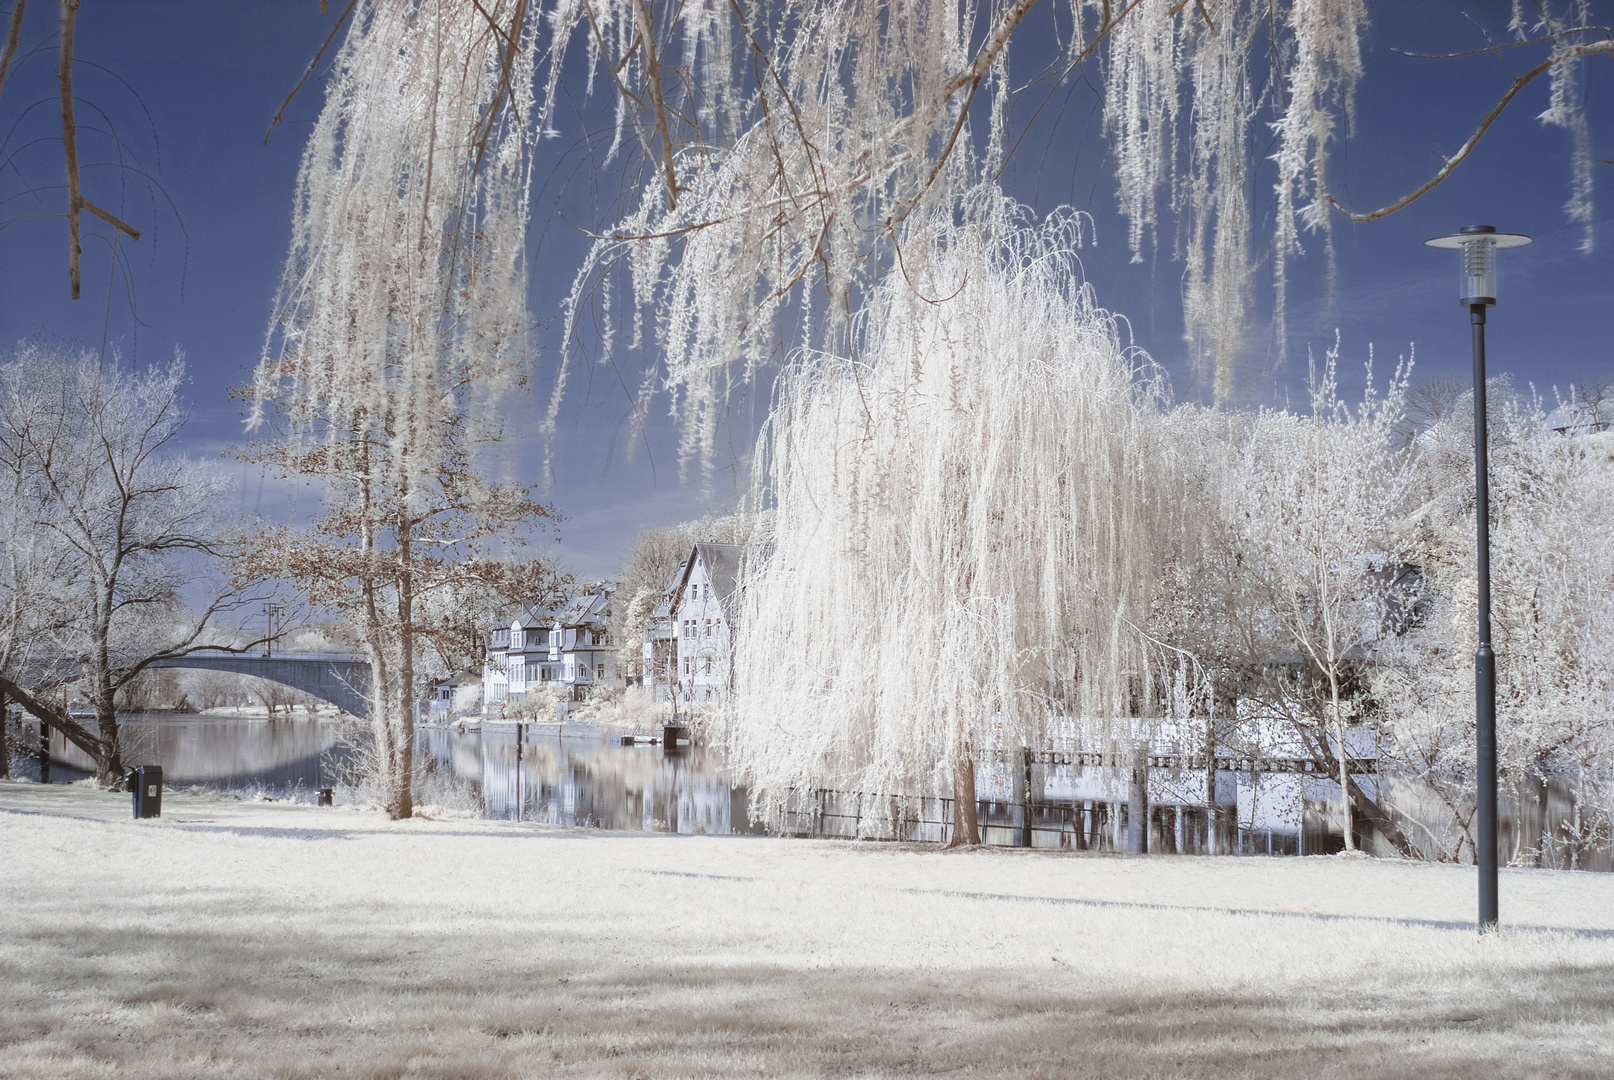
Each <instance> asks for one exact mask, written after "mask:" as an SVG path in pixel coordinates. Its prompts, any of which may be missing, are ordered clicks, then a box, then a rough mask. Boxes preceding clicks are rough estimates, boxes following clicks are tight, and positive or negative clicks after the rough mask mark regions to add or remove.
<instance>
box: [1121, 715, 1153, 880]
mask: <svg viewBox="0 0 1614 1080" xmlns="http://www.w3.org/2000/svg"><path fill="white" fill-rule="evenodd" d="M1126 816H1127V845H1126V849H1127V851H1129V852H1131V853H1132V854H1133V855H1147V854H1149V739H1148V737H1147V736H1145V737H1143V738H1141V739H1136V740H1134V741H1133V743H1132V782H1131V784H1130V785H1128V788H1127V800H1126Z"/></svg>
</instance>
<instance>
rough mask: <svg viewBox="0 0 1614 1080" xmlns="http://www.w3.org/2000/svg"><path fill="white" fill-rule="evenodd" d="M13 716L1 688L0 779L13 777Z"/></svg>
mask: <svg viewBox="0 0 1614 1080" xmlns="http://www.w3.org/2000/svg"><path fill="white" fill-rule="evenodd" d="M10 735H11V717H10V715H9V714H8V713H7V712H6V694H5V691H4V690H0V780H10V779H11V739H10V737H9V736H10Z"/></svg>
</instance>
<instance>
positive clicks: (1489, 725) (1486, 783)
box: [1425, 225, 1530, 934]
mask: <svg viewBox="0 0 1614 1080" xmlns="http://www.w3.org/2000/svg"><path fill="white" fill-rule="evenodd" d="M1529 242H1530V238H1529V237H1528V236H1523V235H1520V234H1518V233H1499V232H1497V231H1496V228H1495V226H1492V225H1468V226H1465V227H1464V228H1462V229H1461V230H1459V231H1458V232H1457V234H1456V235H1454V236H1442V237H1437V238H1436V239H1434V240H1427V241H1425V243H1427V244H1428V245H1429V246H1430V247H1443V248H1455V249H1459V250H1461V251H1462V253H1463V287H1462V295H1461V298H1460V300H1459V302H1460V303H1461V304H1462V305H1463V306H1464V307H1466V308H1468V322H1469V326H1470V327H1471V328H1472V330H1473V334H1474V522H1475V533H1476V537H1475V539H1476V546H1477V548H1478V563H1477V569H1478V576H1479V648H1478V649H1477V650H1476V651H1475V653H1474V718H1475V741H1476V744H1477V745H1476V747H1475V750H1476V754H1475V766H1476V769H1477V771H1478V774H1479V775H1478V777H1477V781H1478V788H1479V790H1478V792H1477V795H1478V798H1479V806H1478V808H1477V813H1476V814H1475V817H1476V818H1477V819H1478V825H1477V828H1476V829H1475V832H1476V833H1477V834H1478V835H1477V836H1476V838H1475V847H1474V861H1475V863H1476V864H1477V865H1478V868H1479V930H1480V933H1482V934H1484V933H1489V932H1491V931H1493V930H1495V929H1496V928H1497V926H1498V925H1499V922H1500V916H1499V914H1498V910H1497V872H1496V653H1495V652H1493V651H1492V650H1491V492H1490V461H1489V454H1488V453H1487V450H1488V447H1489V440H1488V438H1487V435H1486V430H1485V309H1486V308H1488V307H1490V306H1491V305H1492V304H1495V303H1496V252H1497V249H1498V248H1504V247H1520V246H1522V245H1524V244H1528V243H1529Z"/></svg>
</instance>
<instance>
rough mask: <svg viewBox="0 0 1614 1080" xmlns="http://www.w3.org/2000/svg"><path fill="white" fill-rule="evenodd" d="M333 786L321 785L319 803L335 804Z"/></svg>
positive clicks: (323, 804) (325, 804) (322, 804)
mask: <svg viewBox="0 0 1614 1080" xmlns="http://www.w3.org/2000/svg"><path fill="white" fill-rule="evenodd" d="M335 795H336V789H335V788H328V787H322V788H320V789H319V805H321V806H332V805H334V804H335V801H336V800H335Z"/></svg>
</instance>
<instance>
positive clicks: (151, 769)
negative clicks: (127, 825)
mask: <svg viewBox="0 0 1614 1080" xmlns="http://www.w3.org/2000/svg"><path fill="white" fill-rule="evenodd" d="M129 788H130V791H131V793H132V794H133V795H134V816H135V817H137V818H149V817H161V816H162V812H163V767H162V766H161V765H139V766H136V767H135V769H134V770H133V771H131V772H130V773H129Z"/></svg>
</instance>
